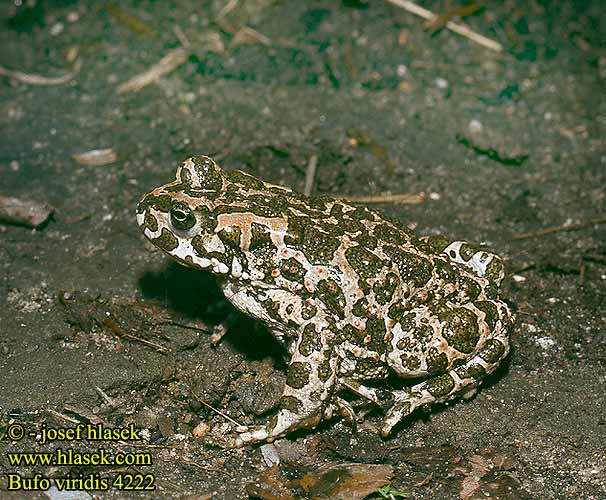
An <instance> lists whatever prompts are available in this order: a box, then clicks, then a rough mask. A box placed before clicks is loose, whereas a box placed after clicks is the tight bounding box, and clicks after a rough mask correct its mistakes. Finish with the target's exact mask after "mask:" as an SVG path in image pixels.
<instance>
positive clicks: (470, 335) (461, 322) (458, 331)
mask: <svg viewBox="0 0 606 500" xmlns="http://www.w3.org/2000/svg"><path fill="white" fill-rule="evenodd" d="M440 323H441V324H442V337H444V338H445V339H446V341H447V342H448V345H450V346H451V347H453V348H455V349H456V350H457V351H459V352H463V353H465V354H469V353H471V352H472V351H473V350H474V349H475V347H476V345H477V344H478V340H480V333H479V330H478V321H477V317H476V315H475V314H473V313H472V312H471V311H469V310H468V309H465V308H462V307H459V308H457V309H452V310H450V311H447V312H443V313H441V314H440Z"/></svg>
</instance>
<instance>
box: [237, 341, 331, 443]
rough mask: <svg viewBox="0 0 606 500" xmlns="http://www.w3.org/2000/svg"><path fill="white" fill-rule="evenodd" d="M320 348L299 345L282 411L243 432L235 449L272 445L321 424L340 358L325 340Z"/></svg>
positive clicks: (284, 395) (283, 394) (288, 380)
mask: <svg viewBox="0 0 606 500" xmlns="http://www.w3.org/2000/svg"><path fill="white" fill-rule="evenodd" d="M299 342H301V341H300V340H299ZM318 347H319V348H318V349H317V350H316V349H314V350H310V351H311V352H309V351H307V350H306V349H304V348H302V347H301V346H300V345H297V347H296V350H295V353H294V354H293V356H292V360H291V362H290V365H289V367H288V372H287V375H286V384H285V385H284V391H283V392H282V397H281V398H280V410H279V411H278V413H277V414H276V415H275V416H274V417H272V418H271V419H270V421H269V422H268V423H267V424H266V425H263V426H259V427H253V428H251V429H243V432H241V433H240V435H239V436H238V437H237V438H236V440H235V446H243V445H245V444H252V443H258V442H261V441H268V442H271V441H274V440H275V439H277V438H279V437H282V436H284V435H285V434H287V433H289V432H292V431H294V430H297V429H310V428H313V427H315V426H316V425H318V424H319V423H320V421H321V420H322V417H323V416H324V414H325V412H326V410H327V408H328V407H329V405H330V403H331V398H332V396H333V390H334V386H335V378H336V377H335V373H336V369H337V363H338V358H337V357H336V356H332V346H331V345H330V343H328V342H327V340H326V338H324V339H323V340H322V341H321V342H319V343H318ZM301 351H303V352H304V353H305V354H302V353H301Z"/></svg>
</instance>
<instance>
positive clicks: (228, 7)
mask: <svg viewBox="0 0 606 500" xmlns="http://www.w3.org/2000/svg"><path fill="white" fill-rule="evenodd" d="M239 1H240V0H229V2H227V3H226V4H225V6H224V7H223V8H222V9H221V10H220V11H219V13H218V14H217V16H216V17H215V21H218V20H220V19H222V18H223V17H225V16H226V15H227V14H229V13H230V12H231V11H232V10H234V9H235V8H236V6H237V5H238V2H239Z"/></svg>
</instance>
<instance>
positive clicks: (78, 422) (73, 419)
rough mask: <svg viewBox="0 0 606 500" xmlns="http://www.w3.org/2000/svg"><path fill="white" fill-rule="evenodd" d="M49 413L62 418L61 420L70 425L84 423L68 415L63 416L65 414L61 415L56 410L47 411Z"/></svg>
mask: <svg viewBox="0 0 606 500" xmlns="http://www.w3.org/2000/svg"><path fill="white" fill-rule="evenodd" d="M46 411H47V412H48V413H52V414H53V415H54V416H55V417H57V418H60V419H61V420H64V421H66V422H69V423H70V424H81V423H82V422H81V421H80V420H78V419H76V418H72V417H68V416H67V415H65V414H63V413H59V412H58V411H56V410H52V409H50V408H49V409H48V410H46Z"/></svg>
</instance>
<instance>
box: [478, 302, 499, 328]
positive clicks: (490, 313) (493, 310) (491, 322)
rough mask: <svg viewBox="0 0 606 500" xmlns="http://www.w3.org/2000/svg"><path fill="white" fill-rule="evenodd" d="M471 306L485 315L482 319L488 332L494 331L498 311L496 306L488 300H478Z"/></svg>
mask: <svg viewBox="0 0 606 500" xmlns="http://www.w3.org/2000/svg"><path fill="white" fill-rule="evenodd" d="M473 305H474V306H476V307H477V308H478V309H479V310H480V311H482V312H483V313H484V314H485V315H486V316H485V317H484V321H485V322H486V324H487V325H488V328H490V330H494V329H495V327H496V326H497V319H498V317H499V310H498V309H497V306H495V305H494V303H492V302H490V301H489V300H480V301H478V302H474V304H473Z"/></svg>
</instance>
